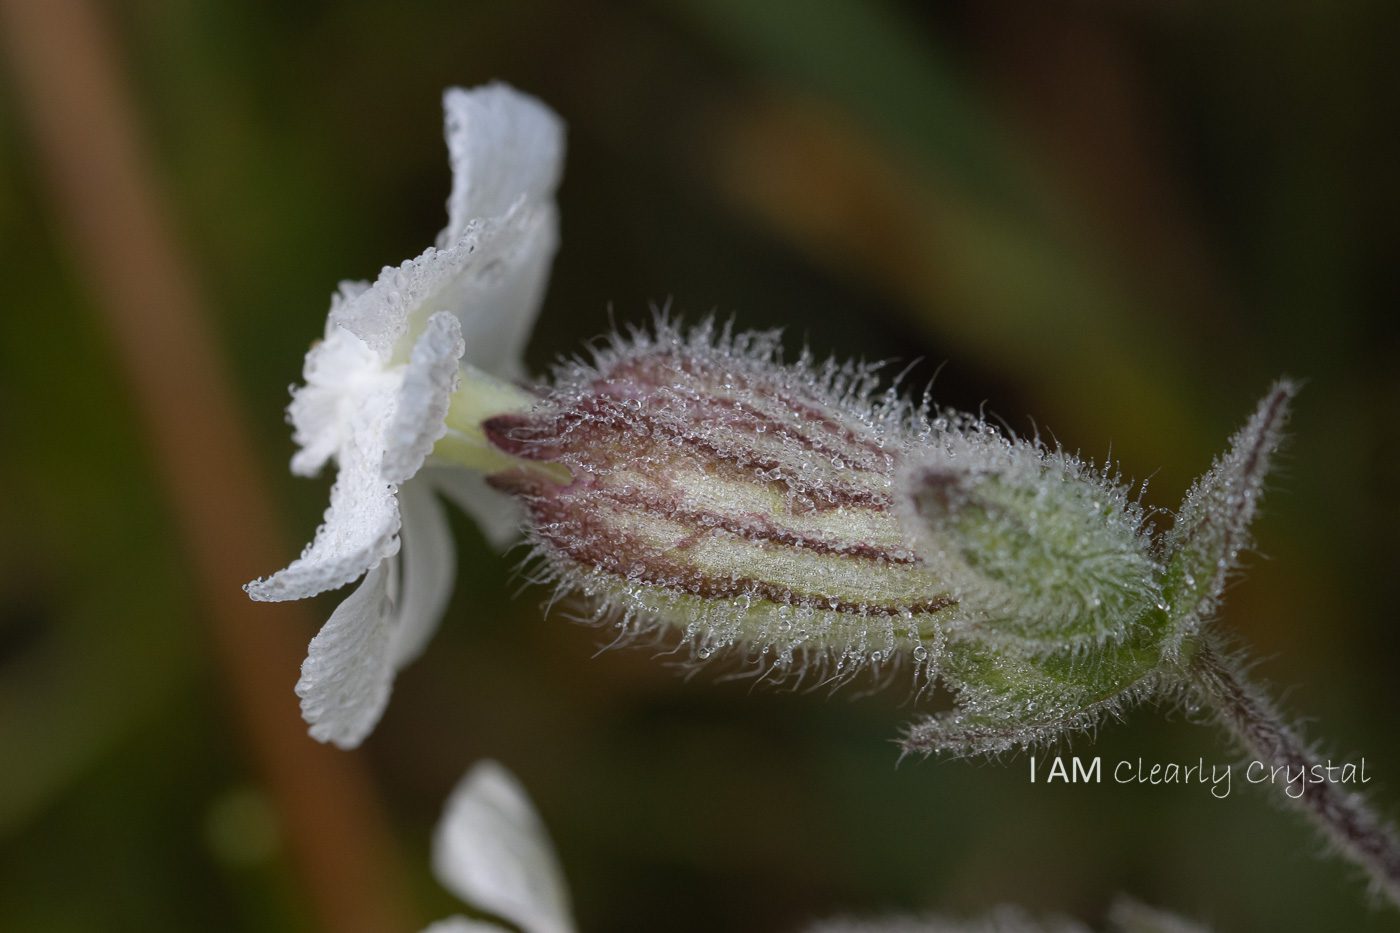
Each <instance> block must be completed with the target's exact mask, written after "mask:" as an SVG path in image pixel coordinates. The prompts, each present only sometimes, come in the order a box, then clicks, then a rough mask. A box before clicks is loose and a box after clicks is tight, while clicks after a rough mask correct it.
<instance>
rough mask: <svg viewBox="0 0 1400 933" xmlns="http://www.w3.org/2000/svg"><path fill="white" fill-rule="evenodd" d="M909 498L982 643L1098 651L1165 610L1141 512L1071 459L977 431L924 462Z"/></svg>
mask: <svg viewBox="0 0 1400 933" xmlns="http://www.w3.org/2000/svg"><path fill="white" fill-rule="evenodd" d="M901 490H902V494H903V499H904V503H903V504H904V507H905V509H906V512H907V520H908V521H907V523H908V526H909V527H910V528H911V529H912V530H913V531H914V532H915V534H916V536H917V539H918V542H919V545H920V553H921V556H923V557H924V559H925V560H926V561H927V562H928V564H929V566H930V567H931V568H932V569H934V570H935V571H936V572H937V573H938V574H939V576H940V577H941V578H942V579H943V580H944V581H945V582H946V584H947V585H948V587H949V589H950V592H951V593H952V594H953V596H954V597H956V598H957V599H958V601H959V602H960V603H961V604H962V606H963V608H964V613H963V618H964V620H965V621H966V623H967V625H968V626H970V627H971V629H972V631H974V632H975V633H976V634H977V635H978V636H979V637H981V638H983V639H987V640H992V641H1004V642H1007V643H1009V644H1013V645H1016V646H1018V647H1022V648H1026V649H1029V650H1032V651H1037V652H1049V651H1058V650H1062V649H1065V648H1075V647H1084V646H1088V645H1094V644H1098V643H1102V642H1104V641H1107V640H1114V639H1121V638H1123V637H1124V636H1126V635H1127V634H1128V633H1129V630H1130V628H1131V627H1132V626H1133V624H1134V623H1135V622H1136V621H1137V620H1138V619H1140V618H1141V617H1142V615H1143V614H1144V613H1145V612H1147V611H1148V610H1149V609H1151V608H1152V607H1154V606H1156V605H1157V604H1158V603H1159V602H1160V601H1161V594H1160V592H1159V587H1158V583H1157V577H1158V574H1159V572H1160V568H1159V567H1158V566H1157V564H1156V562H1155V561H1154V559H1153V557H1152V554H1151V550H1150V545H1151V539H1150V538H1149V536H1148V535H1147V533H1146V532H1145V530H1144V527H1143V514H1142V510H1141V508H1140V507H1139V506H1138V505H1137V503H1136V502H1134V501H1131V500H1130V499H1129V496H1128V490H1127V489H1126V488H1125V487H1123V486H1121V485H1119V484H1117V483H1115V482H1114V481H1113V478H1112V477H1110V476H1109V475H1108V474H1107V471H1106V470H1094V469H1092V468H1090V467H1089V466H1087V465H1086V464H1084V463H1083V462H1082V461H1080V460H1079V459H1077V458H1075V457H1073V456H1070V455H1068V454H1066V453H1065V452H1063V451H1061V450H1052V449H1049V448H1046V447H1045V446H1043V445H1041V444H1039V443H1033V442H1030V441H1024V440H1020V439H1008V438H1006V437H1004V436H1002V435H1001V434H999V433H997V432H995V431H994V430H993V429H991V428H990V427H988V426H987V425H985V424H982V423H980V422H971V421H968V422H966V423H964V424H962V425H961V426H960V427H959V429H957V430H948V431H945V432H943V433H942V434H940V436H939V437H938V438H937V439H936V440H935V442H934V443H932V444H930V445H928V447H927V448H926V449H925V450H924V451H923V452H922V453H921V454H920V455H919V456H918V457H917V458H915V459H914V462H913V465H912V467H911V468H910V469H908V470H906V471H905V472H904V475H903V476H902V477H901Z"/></svg>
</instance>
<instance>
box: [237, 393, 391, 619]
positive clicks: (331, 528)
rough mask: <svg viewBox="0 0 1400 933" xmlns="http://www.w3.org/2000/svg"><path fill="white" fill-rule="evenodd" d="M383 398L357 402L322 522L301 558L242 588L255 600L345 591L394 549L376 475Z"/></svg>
mask: <svg viewBox="0 0 1400 933" xmlns="http://www.w3.org/2000/svg"><path fill="white" fill-rule="evenodd" d="M387 409H388V399H387V398H385V397H384V396H383V395H382V394H381V395H375V396H373V397H370V398H366V399H362V400H361V405H360V411H359V412H357V413H356V417H355V419H354V423H353V425H352V426H351V428H350V432H349V433H350V438H349V441H348V442H347V443H346V444H345V446H344V447H343V448H342V449H341V451H340V472H339V474H337V476H336V479H335V485H334V486H332V487H331V504H330V508H328V509H326V515H325V522H324V524H322V525H321V527H320V528H318V529H317V530H316V537H315V539H314V540H312V542H311V544H310V546H308V547H307V548H306V550H305V551H303V552H302V555H301V557H299V558H297V559H296V560H294V561H293V562H292V563H291V564H290V565H289V566H288V567H286V568H285V569H283V570H279V571H278V572H277V573H274V574H273V575H272V576H270V577H266V578H264V579H261V580H254V581H253V582H252V583H249V584H248V585H247V586H245V587H244V589H245V590H247V592H248V595H249V596H251V597H252V598H253V599H258V600H270V601H276V600H283V599H305V598H306V597H308V596H315V595H316V594H317V593H322V592H325V591H326V590H333V589H335V588H336V587H340V586H344V585H345V584H347V583H349V582H350V581H351V580H354V579H355V578H356V577H358V576H360V574H362V573H364V572H365V571H366V570H368V569H370V568H371V567H373V566H374V565H376V564H378V563H379V562H380V561H381V560H383V559H384V558H385V557H388V556H390V555H392V554H395V553H397V551H398V549H399V542H398V537H397V534H398V530H399V509H398V504H397V503H396V502H395V501H394V489H393V487H392V486H390V485H389V484H388V483H387V482H385V481H384V479H383V477H382V476H381V475H380V470H379V464H380V461H381V460H382V459H383V456H384V453H383V442H382V437H383V433H384V423H385V422H386V421H387V417H388V416H387Z"/></svg>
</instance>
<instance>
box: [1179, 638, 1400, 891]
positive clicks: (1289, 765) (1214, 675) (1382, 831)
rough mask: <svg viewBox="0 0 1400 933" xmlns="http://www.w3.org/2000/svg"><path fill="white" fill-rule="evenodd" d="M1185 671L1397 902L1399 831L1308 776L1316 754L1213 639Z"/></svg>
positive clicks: (1296, 799)
mask: <svg viewBox="0 0 1400 933" xmlns="http://www.w3.org/2000/svg"><path fill="white" fill-rule="evenodd" d="M1187 674H1188V677H1189V679H1190V683H1191V685H1192V687H1193V688H1194V689H1195V691H1196V693H1197V694H1198V695H1199V696H1200V698H1201V699H1202V700H1203V701H1204V702H1205V703H1206V704H1207V705H1209V706H1210V707H1211V708H1212V709H1213V710H1214V711H1215V714H1216V717H1217V718H1218V719H1219V721H1220V722H1221V724H1222V725H1224V726H1225V728H1226V729H1228V730H1229V731H1230V733H1231V734H1232V735H1234V737H1235V738H1236V739H1237V740H1238V741H1239V742H1240V744H1241V745H1243V746H1244V748H1245V750H1246V752H1247V753H1248V754H1249V755H1251V756H1252V757H1253V758H1254V759H1255V760H1257V761H1259V762H1261V763H1262V764H1263V765H1264V766H1265V767H1266V768H1268V769H1270V770H1271V771H1272V769H1274V768H1277V767H1282V768H1284V769H1286V770H1284V771H1283V772H1281V774H1282V776H1283V777H1284V778H1285V781H1284V782H1275V784H1276V786H1278V787H1279V788H1280V789H1281V790H1282V791H1284V793H1285V796H1286V799H1287V800H1288V801H1289V802H1290V803H1292V804H1294V805H1296V806H1298V807H1301V808H1302V809H1303V811H1304V812H1306V813H1307V814H1308V815H1309V816H1310V817H1311V818H1312V820H1313V822H1314V823H1315V824H1316V825H1317V826H1318V827H1319V828H1320V829H1321V830H1322V832H1323V834H1324V835H1326V836H1327V838H1328V839H1329V840H1330V841H1331V842H1332V844H1333V845H1334V846H1335V848H1336V849H1337V851H1338V852H1340V853H1341V854H1342V855H1344V856H1345V857H1346V858H1347V859H1349V860H1350V861H1351V862H1353V863H1354V864H1356V865H1359V866H1360V867H1362V868H1364V869H1365V870H1366V872H1367V874H1369V875H1370V876H1371V880H1372V882H1373V883H1374V884H1375V886H1376V887H1377V888H1378V889H1379V890H1380V891H1382V892H1384V893H1385V895H1386V897H1387V898H1389V899H1390V901H1391V902H1392V903H1394V904H1396V905H1397V906H1400V837H1397V836H1396V833H1395V830H1394V828H1393V827H1391V826H1389V825H1388V824H1386V823H1385V822H1384V821H1383V820H1381V819H1380V818H1379V817H1378V816H1377V815H1376V814H1375V813H1374V812H1373V811H1372V809H1371V807H1370V805H1369V804H1367V803H1366V801H1365V799H1364V798H1363V797H1362V796H1361V795H1360V794H1358V793H1356V792H1354V791H1351V790H1347V789H1345V788H1343V787H1342V786H1341V785H1340V784H1335V783H1331V782H1329V781H1317V780H1314V778H1313V774H1312V772H1311V770H1310V769H1312V768H1313V766H1314V765H1315V764H1318V761H1317V757H1316V755H1315V754H1314V752H1313V750H1312V749H1311V748H1310V747H1309V746H1308V745H1307V743H1306V742H1304V741H1303V739H1302V737H1301V736H1300V735H1299V734H1298V733H1297V732H1295V731H1294V730H1293V729H1292V728H1290V727H1289V726H1288V724H1287V723H1286V722H1285V721H1284V720H1283V717H1282V716H1281V715H1280V714H1279V712H1278V710H1277V709H1275V708H1274V706H1273V704H1272V703H1270V702H1269V700H1268V698H1267V697H1265V696H1264V694H1263V692H1262V691H1260V690H1259V689H1258V688H1256V687H1255V686H1253V685H1252V684H1250V683H1249V682H1248V681H1246V680H1245V679H1244V676H1243V673H1242V671H1241V669H1240V666H1239V664H1238V663H1237V662H1235V661H1234V660H1232V659H1231V658H1230V657H1228V656H1227V655H1226V654H1225V653H1223V652H1222V651H1221V650H1220V649H1219V647H1218V645H1216V644H1214V643H1211V642H1203V643H1202V644H1201V647H1200V648H1199V650H1198V651H1197V652H1196V653H1195V654H1194V656H1193V657H1192V658H1191V660H1190V662H1189V665H1188V668H1187ZM1305 778H1306V779H1305Z"/></svg>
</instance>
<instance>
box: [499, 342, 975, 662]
mask: <svg viewBox="0 0 1400 933" xmlns="http://www.w3.org/2000/svg"><path fill="white" fill-rule="evenodd" d="M778 353H779V349H778V341H777V338H776V335H775V334H771V333H770V334H757V335H755V334H747V335H740V336H732V335H731V334H729V332H728V331H727V329H726V330H725V331H724V332H722V333H719V334H715V333H714V332H713V330H712V328H711V327H709V326H705V327H701V328H699V329H697V330H695V331H694V332H692V333H691V334H689V335H688V336H683V335H681V334H680V333H678V332H677V331H675V330H674V329H672V328H670V327H669V326H667V325H665V324H664V323H663V324H661V325H659V326H658V333H657V334H656V336H654V337H653V336H649V335H643V334H634V335H633V336H632V338H631V339H630V340H623V339H621V338H616V339H614V340H613V341H612V343H611V344H610V345H608V346H607V347H606V348H604V349H602V350H601V351H599V352H597V353H596V359H595V361H594V362H593V364H592V365H584V364H581V363H580V364H572V365H567V366H565V367H563V368H562V369H561V371H559V372H558V373H556V376H555V380H554V387H553V389H552V390H550V391H549V392H548V393H547V394H546V395H545V396H544V397H543V399H542V401H541V402H539V403H538V404H536V405H535V406H534V407H532V408H531V409H530V410H529V411H526V412H519V413H512V414H505V415H501V416H498V417H495V418H491V419H488V420H487V421H486V422H485V423H484V425H483V429H484V434H485V437H486V438H487V440H488V441H489V442H490V443H491V444H493V445H494V446H495V447H496V448H497V449H498V450H500V451H502V452H504V453H506V454H509V455H510V456H512V457H515V458H518V460H519V461H523V462H527V463H530V464H536V465H538V464H550V465H554V466H556V467H559V466H562V467H563V468H564V469H566V470H567V475H568V480H567V481H564V482H560V481H558V480H557V479H555V478H554V477H553V476H552V475H551V474H549V473H547V472H545V471H542V470H539V469H531V468H528V467H525V468H519V469H514V470H509V471H503V472H497V473H495V474H493V476H492V477H491V482H492V484H493V485H495V486H496V487H497V488H499V489H504V490H507V491H509V492H512V493H514V494H515V495H516V496H518V497H519V498H520V499H521V500H522V501H523V502H524V504H525V506H526V509H527V512H528V519H527V523H526V524H527V528H528V532H529V535H530V538H531V540H532V542H533V544H534V545H535V548H536V551H537V552H538V554H539V555H540V556H541V557H542V558H543V561H544V564H545V566H546V567H547V572H548V575H549V576H551V577H552V578H553V579H554V580H555V581H556V582H557V583H559V584H560V585H561V586H562V587H564V588H568V589H574V590H580V591H582V592H583V593H585V594H586V595H588V596H591V597H593V598H594V599H595V600H596V601H597V604H598V607H599V608H598V617H599V618H600V619H601V618H614V617H615V618H616V619H617V624H618V625H619V626H620V627H621V628H622V630H623V632H624V633H626V634H637V633H640V632H645V631H647V630H648V628H649V627H650V626H651V625H652V624H653V622H657V621H659V622H661V623H663V624H665V625H667V626H670V627H672V628H674V629H677V630H679V631H681V632H682V633H684V636H685V640H686V641H687V642H688V643H689V645H690V646H691V651H692V654H693V656H694V657H695V658H697V659H705V658H707V657H709V656H710V655H711V654H712V653H713V652H715V651H716V650H717V649H720V648H724V647H728V646H731V645H736V644H737V645H741V646H743V647H744V649H745V650H746V651H747V652H748V654H749V655H750V657H751V658H752V659H753V660H756V661H758V662H759V664H760V665H761V666H762V667H763V668H764V669H765V670H766V671H768V672H770V673H772V674H774V675H775V676H781V675H784V674H788V673H794V674H797V675H802V674H805V673H807V672H808V662H811V661H817V662H819V663H821V664H823V665H825V664H827V663H828V662H829V668H826V669H823V670H822V671H821V672H820V673H821V674H823V675H828V676H833V677H842V676H846V675H848V674H851V673H854V671H856V670H858V669H860V668H862V667H864V666H866V665H868V664H875V665H880V664H881V663H883V662H888V661H890V660H892V659H894V658H895V657H896V655H899V656H901V657H908V658H910V659H912V660H913V662H914V664H915V665H916V667H918V668H920V669H922V670H924V671H928V672H931V671H932V665H933V662H934V656H935V654H936V653H937V648H938V646H939V645H940V644H941V641H942V632H943V630H944V628H945V627H946V625H947V624H948V622H949V621H950V620H951V618H952V617H953V615H954V614H955V610H956V603H955V601H954V599H953V598H952V597H951V596H950V594H949V592H948V589H947V586H946V584H945V582H944V580H943V579H942V577H940V576H939V574H938V573H937V572H935V570H934V569H933V568H931V567H930V566H929V565H928V564H927V563H926V562H925V561H924V560H923V559H921V558H920V557H919V556H918V554H916V553H915V550H914V549H913V547H912V546H911V545H912V542H911V540H910V538H909V536H908V534H907V533H906V531H905V530H904V529H903V527H902V526H901V523H900V518H899V514H898V509H897V508H896V506H895V493H894V479H895V476H896V474H897V472H898V468H899V466H900V464H901V462H902V461H903V459H904V458H905V457H906V456H907V455H908V453H909V451H910V450H911V449H913V448H914V447H916V446H918V445H920V444H922V443H925V442H926V439H927V437H928V436H930V434H931V432H932V430H933V427H932V425H931V424H929V423H928V422H927V420H926V419H925V418H923V416H922V415H921V414H920V412H919V411H917V410H915V409H913V408H912V407H911V406H909V405H908V404H906V403H903V402H900V401H899V400H898V399H897V397H896V396H895V395H894V394H893V393H885V394H883V395H881V396H880V397H878V398H877V397H876V396H875V388H876V385H877V382H876V379H875V377H874V374H873V368H871V367H865V366H851V365H847V366H836V365H834V364H828V365H826V366H824V367H817V366H814V365H812V364H811V362H810V361H809V360H807V359H806V358H805V357H804V359H803V360H802V361H800V362H799V363H798V364H796V365H782V364H781V363H780V361H779V359H778Z"/></svg>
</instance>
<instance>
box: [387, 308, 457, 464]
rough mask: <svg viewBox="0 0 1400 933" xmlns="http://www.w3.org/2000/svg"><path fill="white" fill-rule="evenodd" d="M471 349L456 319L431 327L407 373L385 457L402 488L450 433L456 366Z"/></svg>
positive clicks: (438, 318)
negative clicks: (464, 339) (439, 441)
mask: <svg viewBox="0 0 1400 933" xmlns="http://www.w3.org/2000/svg"><path fill="white" fill-rule="evenodd" d="M465 349H466V346H465V344H463V342H462V327H461V325H460V324H458V323H457V319H456V318H455V317H453V316H452V315H451V314H447V313H445V312H441V313H438V314H434V315H433V316H432V318H431V319H429V321H428V326H427V327H426V328H425V329H424V331H423V334H422V336H420V337H419V338H418V342H417V343H415V344H414V345H413V355H412V357H411V358H410V359H409V361H408V366H407V367H405V369H404V374H403V383H402V384H401V386H400V387H399V393H398V400H397V403H396V405H395V406H394V418H393V421H392V422H391V424H390V426H389V433H388V436H387V439H386V446H387V449H386V450H385V452H384V466H383V473H384V478H385V479H386V480H388V481H389V482H391V483H402V482H403V481H404V480H406V479H408V478H409V477H410V476H412V475H413V474H415V473H417V472H418V470H419V468H420V467H422V466H423V461H424V460H426V459H427V458H428V454H430V453H432V450H433V445H434V444H435V443H437V441H438V439H439V438H441V437H442V436H443V435H444V434H446V433H447V421H446V419H447V408H448V406H449V405H450V404H451V401H452V393H453V392H454V391H455V390H456V388H457V361H458V360H460V359H461V358H462V353H463V351H464V350H465Z"/></svg>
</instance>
